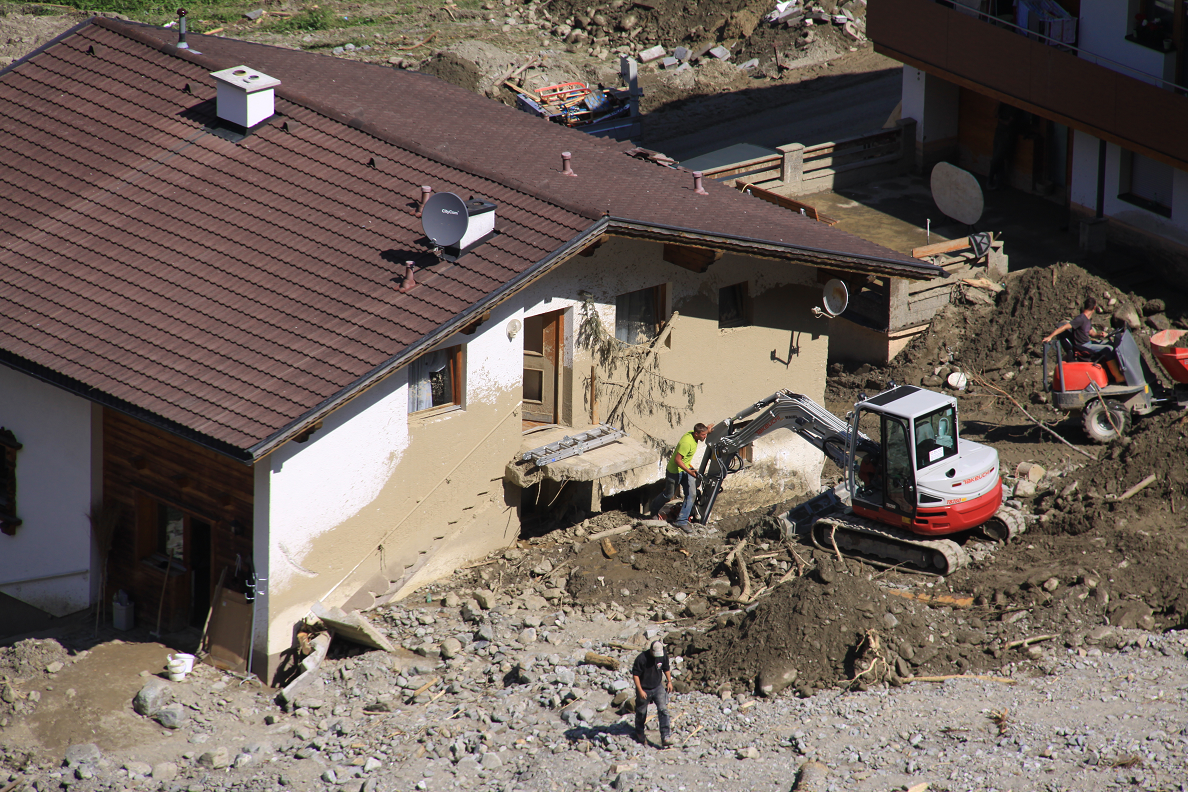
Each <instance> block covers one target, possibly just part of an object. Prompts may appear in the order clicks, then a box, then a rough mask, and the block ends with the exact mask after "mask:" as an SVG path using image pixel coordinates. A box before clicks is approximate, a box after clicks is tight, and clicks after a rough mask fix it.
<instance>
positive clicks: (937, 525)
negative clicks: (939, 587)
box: [850, 385, 1002, 535]
mask: <svg viewBox="0 0 1188 792" xmlns="http://www.w3.org/2000/svg"><path fill="white" fill-rule="evenodd" d="M850 421H851V424H850V425H851V427H852V430H851V432H850V437H851V438H855V439H856V448H855V449H854V453H853V454H852V455H851V456H850V458H851V459H852V460H853V462H852V465H851V470H850V492H851V499H852V503H853V508H854V511H855V512H856V513H858V514H861V515H863V516H865V517H869V518H870V519H874V520H878V521H880V522H883V523H887V524H890V525H898V526H902V527H903V528H905V529H907V530H909V531H912V532H913V533H918V534H937V535H942V534H948V533H954V532H956V531H960V530H964V529H965V528H969V527H973V526H975V525H979V524H981V523H982V522H985V521H986V519H988V518H989V517H990V516H991V515H993V514H994V512H995V511H996V510H997V509H998V507H999V505H1000V504H1001V501H1002V496H1001V489H1000V487H999V478H998V475H997V474H998V455H997V454H996V453H995V452H994V450H993V449H991V448H988V447H986V446H983V445H981V444H979V443H973V442H967V443H961V442H960V440H959V437H958V428H957V400H956V399H954V398H953V397H952V396H946V395H944V394H940V393H936V392H934V391H930V390H925V389H923V388H916V387H913V386H910V385H905V386H901V387H897V388H892V389H890V390H888V391H885V392H883V393H880V394H879V395H878V396H875V397H873V398H870V399H863V400H862V401H860V402H859V403H858V404H856V405H855V406H854V412H853V414H852V415H851V417H850ZM874 437H877V438H879V442H878V445H877V448H875V449H874V450H872V447H873V446H874V444H873V443H871V442H870V441H869V440H865V438H874ZM852 442H853V441H852Z"/></svg>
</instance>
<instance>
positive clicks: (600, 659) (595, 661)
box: [586, 652, 619, 671]
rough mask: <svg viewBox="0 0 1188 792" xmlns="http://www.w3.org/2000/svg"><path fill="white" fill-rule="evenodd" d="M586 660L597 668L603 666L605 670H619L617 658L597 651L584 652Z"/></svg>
mask: <svg viewBox="0 0 1188 792" xmlns="http://www.w3.org/2000/svg"><path fill="white" fill-rule="evenodd" d="M586 662H587V663H588V664H590V665H595V666H598V667H599V668H605V669H606V670H607V671H618V670H619V661H618V660H616V659H615V658H613V657H608V656H607V655H600V654H598V653H597V652H586Z"/></svg>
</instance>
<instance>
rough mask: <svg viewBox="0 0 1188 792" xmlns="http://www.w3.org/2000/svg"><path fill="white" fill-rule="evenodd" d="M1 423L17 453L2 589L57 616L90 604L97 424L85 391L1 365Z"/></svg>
mask: <svg viewBox="0 0 1188 792" xmlns="http://www.w3.org/2000/svg"><path fill="white" fill-rule="evenodd" d="M0 426H3V427H5V428H7V429H9V430H10V431H12V433H13V435H14V436H15V437H16V439H17V442H19V443H21V444H22V445H23V446H24V447H23V448H22V449H21V450H20V451H18V452H17V453H16V479H17V485H16V516H17V517H19V518H20V519H21V520H23V523H22V524H21V525H20V526H18V527H17V528H16V533H15V535H14V536H7V535H3V534H0V591H3V592H4V593H5V594H8V595H9V596H11V597H14V598H16V599H19V600H21V601H22V602H27V603H29V604H30V605H33V606H35V607H38V608H41V609H42V610H45V611H47V612H48V613H50V614H52V615H54V616H63V615H65V614H67V613H73V612H74V611H76V610H79V609H81V608H85V607H87V606H88V605H90V604H91V591H92V581H91V570H92V553H91V528H90V523H89V522H88V521H87V514H88V512H90V510H91V503H92V501H93V500H94V499H96V498H97V497H98V495H99V489H98V485H97V484H96V481H95V477H94V475H93V474H94V469H95V461H94V453H93V451H94V448H95V447H97V445H98V443H99V442H100V441H99V432H98V430H97V429H96V428H95V426H94V423H93V421H92V405H91V403H90V402H89V401H87V400H86V399H82V398H80V397H78V396H74V395H72V394H69V393H67V392H66V391H64V390H62V389H60V388H55V387H54V386H52V385H47V384H45V383H44V382H41V381H39V380H35V379H33V378H32V377H29V376H27V375H25V374H22V373H20V372H18V371H14V370H13V369H10V368H7V367H5V366H0Z"/></svg>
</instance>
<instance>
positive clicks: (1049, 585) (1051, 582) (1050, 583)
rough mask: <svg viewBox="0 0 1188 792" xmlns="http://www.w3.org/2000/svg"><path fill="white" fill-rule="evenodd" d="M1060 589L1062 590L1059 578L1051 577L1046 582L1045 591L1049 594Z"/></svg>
mask: <svg viewBox="0 0 1188 792" xmlns="http://www.w3.org/2000/svg"><path fill="white" fill-rule="evenodd" d="M1058 588H1060V579H1059V578H1054V577H1050V578H1048V579H1047V580H1045V581H1044V591H1046V592H1048V593H1049V594H1051V593H1052V592H1053V591H1055V590H1056V589H1058Z"/></svg>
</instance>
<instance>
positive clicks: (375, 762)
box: [363, 756, 384, 773]
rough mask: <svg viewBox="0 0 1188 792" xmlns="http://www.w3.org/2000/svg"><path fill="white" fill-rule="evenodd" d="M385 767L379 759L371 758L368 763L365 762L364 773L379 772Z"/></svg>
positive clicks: (368, 758)
mask: <svg viewBox="0 0 1188 792" xmlns="http://www.w3.org/2000/svg"><path fill="white" fill-rule="evenodd" d="M383 766H384V763H383V762H381V761H380V760H379V759H376V758H375V757H374V756H369V757H367V761H365V762H364V763H363V772H364V773H370V772H373V771H375V770H379V769H380V768H381V767H383Z"/></svg>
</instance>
